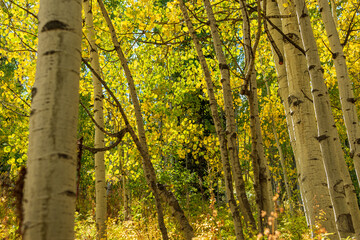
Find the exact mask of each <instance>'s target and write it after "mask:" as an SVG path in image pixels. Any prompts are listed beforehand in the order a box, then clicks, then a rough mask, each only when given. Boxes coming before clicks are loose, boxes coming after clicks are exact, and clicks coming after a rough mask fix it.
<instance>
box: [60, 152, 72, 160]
mask: <svg viewBox="0 0 360 240" xmlns="http://www.w3.org/2000/svg"><path fill="white" fill-rule="evenodd" d="M58 156H59V158H65V159H71V156H70V155H68V154H65V153H58Z"/></svg>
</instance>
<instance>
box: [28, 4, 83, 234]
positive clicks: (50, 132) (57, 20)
mask: <svg viewBox="0 0 360 240" xmlns="http://www.w3.org/2000/svg"><path fill="white" fill-rule="evenodd" d="M38 17H39V46H38V55H37V57H38V59H37V70H36V76H35V84H34V86H33V89H32V110H31V116H30V130H29V131H30V136H29V149H28V163H27V168H28V174H27V176H26V180H25V193H24V201H23V205H24V221H23V229H22V231H23V238H24V239H26V240H38V239H55V240H56V239H69V240H70V239H74V212H75V201H76V193H75V192H76V135H77V132H76V129H77V123H78V121H77V119H78V100H79V93H78V92H79V91H78V90H79V78H80V77H79V74H80V63H81V36H82V35H81V1H80V0H77V1H55V0H41V1H40V12H39V15H38Z"/></svg>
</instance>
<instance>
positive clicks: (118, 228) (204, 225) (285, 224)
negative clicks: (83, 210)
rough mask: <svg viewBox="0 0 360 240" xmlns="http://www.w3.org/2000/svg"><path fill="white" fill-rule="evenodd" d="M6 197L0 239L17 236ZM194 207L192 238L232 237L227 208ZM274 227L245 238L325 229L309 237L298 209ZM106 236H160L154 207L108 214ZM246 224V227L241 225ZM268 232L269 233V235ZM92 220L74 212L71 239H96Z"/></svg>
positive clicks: (143, 239) (172, 228)
mask: <svg viewBox="0 0 360 240" xmlns="http://www.w3.org/2000/svg"><path fill="white" fill-rule="evenodd" d="M10 202H11V200H10V201H8V199H6V197H1V198H0V221H1V222H0V239H4V240H7V239H8V240H10V239H11V240H12V239H20V237H19V236H18V235H17V229H18V224H17V222H18V220H17V217H16V214H15V211H14V208H13V207H12V206H11V204H10ZM198 207H199V209H198V211H195V212H196V213H195V214H193V215H191V216H189V220H190V221H191V223H192V226H193V228H194V230H195V234H196V237H195V238H194V240H200V239H201V240H220V239H226V240H232V239H235V237H234V236H233V224H232V220H231V217H230V216H231V215H230V212H229V211H228V210H227V209H226V208H225V207H224V206H214V205H210V206H209V205H206V203H200V204H199V205H198ZM165 221H166V222H165V224H166V226H167V227H168V233H169V237H170V239H175V240H178V239H179V240H180V239H182V237H181V234H180V233H179V231H177V227H176V224H175V223H174V222H173V220H172V219H171V218H166V219H165ZM276 222H277V230H276V231H274V230H272V229H266V230H265V231H264V232H263V233H262V234H261V235H260V234H257V233H249V232H247V231H246V230H245V231H244V232H245V234H246V235H245V239H284V240H285V239H289V240H290V239H291V240H297V239H298V240H301V239H326V233H324V229H322V228H321V226H320V225H319V226H317V229H316V231H315V233H316V236H315V237H313V238H312V237H310V231H309V228H308V227H307V225H306V220H305V217H303V216H302V214H301V212H300V211H296V212H295V213H293V214H290V213H287V212H286V211H285V212H283V213H279V215H278V218H277V220H276ZM107 227H108V228H107V234H108V239H109V240H112V239H118V240H123V239H124V240H132V239H133V240H152V239H154V240H155V239H161V233H160V231H159V230H158V226H157V221H156V215H155V213H154V211H147V212H146V213H144V212H141V211H138V212H133V213H132V219H131V220H128V221H123V220H121V214H120V217H115V218H109V219H108V223H107ZM245 228H246V227H245ZM271 235H272V237H271ZM95 236H96V224H95V217H94V212H93V211H92V212H89V213H88V214H79V213H77V212H76V215H75V239H77V240H92V239H96V238H95Z"/></svg>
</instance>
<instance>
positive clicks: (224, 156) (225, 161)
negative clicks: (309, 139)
mask: <svg viewBox="0 0 360 240" xmlns="http://www.w3.org/2000/svg"><path fill="white" fill-rule="evenodd" d="M179 3H180V8H181V11H182V13H183V16H184V19H185V22H186V26H187V28H188V29H189V33H190V36H191V38H192V40H193V43H194V45H195V50H196V53H197V55H198V57H199V61H200V64H201V68H202V70H203V74H204V77H205V82H206V88H207V93H208V96H209V102H210V111H211V116H212V118H213V120H214V125H215V130H216V134H217V135H218V139H219V144H220V154H221V162H222V165H223V171H224V178H225V193H226V199H227V201H228V203H229V207H230V211H231V214H232V218H233V222H234V228H235V235H236V239H244V236H243V232H242V226H241V218H240V213H239V209H238V205H237V203H236V199H235V197H234V190H233V181H232V175H231V167H230V163H229V155H228V151H227V141H226V134H225V131H224V129H223V127H222V126H221V121H220V116H219V112H218V104H217V101H216V98H215V93H214V87H213V82H212V79H211V74H210V70H209V67H208V64H207V62H206V59H205V57H204V53H203V51H202V48H201V44H200V42H199V39H198V38H197V36H196V32H195V30H194V27H193V25H192V23H191V20H190V18H189V14H188V12H187V9H186V6H185V4H184V1H183V0H180V1H179Z"/></svg>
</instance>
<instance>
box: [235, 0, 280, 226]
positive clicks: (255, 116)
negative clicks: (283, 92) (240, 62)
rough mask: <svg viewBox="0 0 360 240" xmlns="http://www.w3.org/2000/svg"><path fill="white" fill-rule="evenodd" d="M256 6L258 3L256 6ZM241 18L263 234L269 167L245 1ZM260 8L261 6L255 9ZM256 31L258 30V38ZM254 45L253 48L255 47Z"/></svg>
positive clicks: (269, 209)
mask: <svg viewBox="0 0 360 240" xmlns="http://www.w3.org/2000/svg"><path fill="white" fill-rule="evenodd" d="M258 4H259V2H258ZM240 5H241V15H242V16H243V36H244V49H245V72H246V75H245V81H246V82H245V86H244V89H243V92H244V94H245V95H246V96H247V98H248V101H249V106H250V130H251V148H252V150H251V158H252V162H253V171H254V188H255V193H256V203H257V208H258V226H259V227H258V230H259V231H260V232H262V230H263V228H264V227H265V225H266V222H267V217H269V216H270V213H271V212H272V211H273V209H274V208H273V202H272V196H273V193H272V186H271V178H270V172H269V167H268V164H267V161H266V158H265V153H264V146H263V139H262V133H261V123H260V118H259V100H258V97H257V82H256V70H255V67H254V62H255V57H256V56H255V55H256V53H255V51H256V46H254V49H253V47H252V43H251V30H250V21H249V17H248V12H247V10H246V7H245V1H243V0H241V1H240ZM258 7H259V8H260V6H258ZM261 22H262V18H259V19H258V28H261ZM258 37H260V35H259V29H258V36H257V38H258ZM257 40H258V39H255V44H256V41H257ZM255 44H254V45H255ZM262 211H265V212H266V217H265V219H262V217H261V215H262V214H261V212H262Z"/></svg>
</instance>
